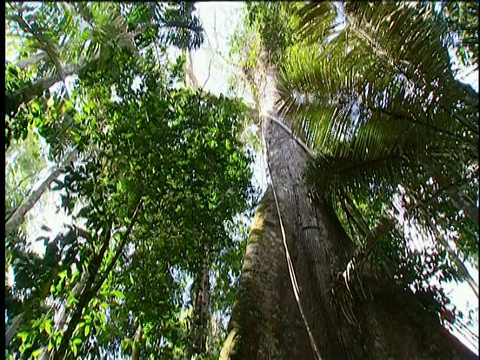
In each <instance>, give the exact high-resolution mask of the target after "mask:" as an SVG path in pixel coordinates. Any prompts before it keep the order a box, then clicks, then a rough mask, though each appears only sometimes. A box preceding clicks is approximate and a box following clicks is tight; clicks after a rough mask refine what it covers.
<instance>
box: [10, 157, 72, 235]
mask: <svg viewBox="0 0 480 360" xmlns="http://www.w3.org/2000/svg"><path fill="white" fill-rule="evenodd" d="M77 154H78V152H77V150H72V151H71V152H70V153H69V154H68V155H67V156H66V157H65V158H64V160H63V161H62V162H61V163H60V164H59V165H58V166H56V167H54V168H53V170H52V172H51V173H50V174H49V175H48V176H47V177H46V178H45V180H43V182H42V183H41V184H40V186H39V187H38V188H37V189H36V190H35V191H33V192H32V193H31V194H30V196H29V197H28V199H26V201H25V202H24V203H23V204H22V205H21V206H19V207H18V208H17V209H16V210H15V211H14V213H13V214H12V216H10V218H9V219H8V220H7V222H6V223H5V237H7V236H8V235H9V234H10V233H11V232H12V231H13V230H15V229H16V228H17V227H18V226H19V225H20V224H21V223H22V222H23V220H24V217H25V215H26V214H27V212H28V211H30V209H31V208H32V207H33V206H34V205H35V204H36V203H37V201H38V199H40V197H41V196H42V194H43V193H44V192H45V190H47V188H48V187H49V186H50V184H51V183H52V181H53V180H55V179H56V178H57V177H58V176H59V175H60V173H61V172H62V170H63V169H64V168H65V166H67V165H68V164H69V163H71V162H72V161H74V160H75V158H76V157H77Z"/></svg>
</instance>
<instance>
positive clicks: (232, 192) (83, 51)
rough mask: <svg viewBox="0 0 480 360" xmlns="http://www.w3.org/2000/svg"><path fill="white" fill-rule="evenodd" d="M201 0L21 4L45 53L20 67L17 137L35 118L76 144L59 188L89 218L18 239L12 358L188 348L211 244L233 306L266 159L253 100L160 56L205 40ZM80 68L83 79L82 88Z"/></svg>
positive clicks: (220, 305)
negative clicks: (249, 121) (192, 301)
mask: <svg viewBox="0 0 480 360" xmlns="http://www.w3.org/2000/svg"><path fill="white" fill-rule="evenodd" d="M194 10H195V8H194V6H193V3H179V4H166V3H165V4H164V3H158V4H153V3H152V4H145V3H122V4H112V3H78V4H64V3H46V4H41V5H37V6H30V5H28V4H17V3H11V4H9V9H8V16H9V19H10V20H11V21H12V23H14V24H15V23H17V24H19V25H18V26H12V27H9V33H10V36H18V37H19V38H20V39H21V41H22V44H23V45H25V46H24V48H25V49H29V50H31V53H28V52H25V53H21V54H20V58H21V61H20V62H19V63H18V64H17V65H18V66H13V65H11V64H8V65H6V69H7V70H6V73H7V75H8V79H9V80H8V82H7V83H8V87H7V95H8V96H7V97H9V98H13V99H14V100H15V101H13V102H12V104H11V106H10V108H11V111H10V112H9V113H8V114H6V116H7V120H8V121H9V124H11V128H12V129H17V128H18V129H17V130H16V132H15V133H14V134H13V133H12V134H13V135H9V137H8V142H10V141H11V140H12V139H19V138H20V137H21V135H22V132H24V133H25V134H24V136H26V134H27V132H28V131H32V128H36V129H37V131H38V133H39V134H40V135H41V136H42V137H44V139H45V140H46V141H47V143H48V144H49V145H50V148H51V150H52V153H51V154H50V155H53V157H55V158H58V157H59V156H60V155H61V154H62V153H63V152H65V151H66V150H71V149H72V148H73V149H75V153H76V154H78V155H77V159H76V161H74V162H72V163H71V164H70V165H69V166H67V167H66V168H65V169H64V177H63V180H56V181H55V182H56V183H57V187H56V189H55V190H57V191H58V190H60V191H62V207H63V209H64V210H65V211H66V212H67V214H70V215H72V216H73V218H74V219H75V220H76V222H83V223H84V225H82V226H81V227H80V226H72V227H71V228H69V229H68V230H67V231H65V232H62V233H60V234H58V235H57V236H56V237H55V238H54V239H53V240H50V238H49V237H45V238H41V239H39V240H44V241H45V246H46V254H45V256H43V257H41V256H37V255H34V253H33V252H32V251H31V250H29V249H27V247H25V246H24V247H22V248H21V249H20V250H19V247H18V246H19V245H17V243H18V244H20V243H22V242H21V241H20V240H18V239H17V236H18V234H13V233H12V235H11V236H10V238H11V241H10V242H9V243H8V244H7V247H8V249H9V251H8V254H7V255H8V256H9V258H8V259H7V262H8V263H9V266H10V268H11V270H13V273H14V284H13V286H12V287H11V288H8V289H7V290H8V292H7V293H8V294H10V295H11V296H10V297H9V299H10V300H9V301H8V304H7V305H8V309H7V313H8V323H9V325H14V324H13V323H12V320H13V319H14V318H15V317H16V316H19V315H21V317H20V318H21V321H20V325H19V327H18V330H17V331H16V336H15V338H14V339H13V340H12V341H11V342H10V343H9V345H8V346H7V349H8V351H7V352H8V356H10V357H13V358H16V357H20V358H36V357H38V356H39V355H40V354H41V353H42V352H46V353H47V354H48V355H49V356H50V357H53V358H55V359H57V358H58V359H60V358H63V357H65V356H66V357H76V356H83V355H84V356H86V355H87V354H88V356H90V357H95V358H102V357H104V356H105V354H106V353H110V354H116V355H118V356H120V354H124V353H127V352H129V351H133V349H134V348H140V349H141V352H142V357H145V358H147V357H150V358H151V357H154V358H159V357H160V358H173V357H182V356H185V354H186V351H187V350H186V349H187V348H188V347H189V342H190V341H191V339H190V337H191V331H192V328H191V327H192V326H196V323H195V322H194V321H191V319H190V315H188V314H190V313H191V310H192V309H189V308H188V307H189V305H188V304H185V303H184V300H183V297H184V296H185V293H186V291H188V289H186V284H185V281H184V279H185V278H186V277H187V278H188V277H190V278H194V279H195V278H197V277H198V273H199V272H200V271H201V270H202V269H201V267H200V263H201V261H200V260H202V258H204V256H206V255H207V254H208V257H207V258H208V264H206V266H207V269H210V270H209V276H210V277H211V278H212V284H213V285H212V286H211V288H210V289H208V290H207V291H211V292H212V294H213V296H212V301H211V304H210V308H211V312H212V316H213V312H217V313H218V312H221V313H225V312H226V311H228V307H229V306H231V301H230V300H231V299H232V297H233V291H234V287H232V284H233V283H234V282H235V280H236V278H238V275H239V272H240V266H241V259H242V258H243V252H244V248H245V243H244V241H243V240H244V239H245V236H246V234H245V229H243V230H240V229H238V228H237V225H236V224H237V223H238V222H237V221H235V220H234V218H235V216H236V214H238V213H242V212H243V211H245V209H246V207H247V204H250V205H249V206H251V207H254V206H255V203H254V199H253V197H252V196H253V192H252V188H251V185H250V178H251V175H252V174H251V170H250V165H251V161H252V157H251V154H250V153H249V151H248V150H246V149H244V148H243V145H242V143H241V141H240V140H239V136H238V133H239V130H240V128H241V126H242V125H243V120H244V118H245V116H247V115H246V110H247V109H246V108H245V106H244V105H243V103H242V102H241V101H240V100H238V99H229V98H225V97H223V96H220V97H217V96H214V95H212V94H210V93H205V92H203V91H201V90H195V91H193V90H188V89H184V88H179V87H176V86H178V84H179V83H181V82H182V78H183V77H184V74H183V63H184V61H185V59H184V57H180V58H179V59H177V62H176V63H174V64H169V63H167V62H166V61H164V60H163V59H162V58H161V56H162V54H164V53H165V50H166V47H167V46H168V45H176V46H180V47H188V48H197V47H198V46H199V45H200V44H201V42H202V40H203V32H202V27H201V25H200V23H199V21H198V18H197V17H196V15H194V13H193V12H194ZM49 21H53V22H54V23H55V24H56V25H55V27H53V28H49V27H48V26H47V25H48V24H49ZM56 44H60V46H57V45H56ZM159 48H160V54H159V53H158V50H159ZM154 54H155V55H154ZM69 75H76V79H75V80H74V81H73V82H71V81H70V85H69V89H68V91H67V87H66V81H65V78H66V76H69ZM58 82H62V83H61V84H60V83H59V84H58V85H57V86H58V89H57V90H56V91H52V92H50V91H49V88H50V86H51V85H53V84H55V83H58ZM83 227H84V228H83ZM9 266H7V267H6V271H7V270H8V267H9ZM39 290H42V291H39ZM43 290H44V291H43ZM67 320H68V321H67ZM139 326H141V329H142V336H141V338H140V340H139V339H134V334H135V331H136V330H137V328H138V327H139ZM13 328H14V330H15V326H13ZM213 342H214V341H213ZM217 345H218V344H217ZM212 351H213V352H214V350H212Z"/></svg>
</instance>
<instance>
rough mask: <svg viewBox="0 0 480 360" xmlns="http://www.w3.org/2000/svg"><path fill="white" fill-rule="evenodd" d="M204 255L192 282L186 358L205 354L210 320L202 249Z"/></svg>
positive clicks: (206, 277) (206, 275)
mask: <svg viewBox="0 0 480 360" xmlns="http://www.w3.org/2000/svg"><path fill="white" fill-rule="evenodd" d="M204 254H205V255H204V257H203V258H202V259H201V261H200V266H199V271H198V274H197V276H196V278H195V282H194V288H195V290H194V296H193V297H194V299H193V300H194V308H193V324H192V333H191V339H190V342H191V343H190V346H189V349H188V354H187V359H191V357H192V356H193V355H194V354H199V355H200V354H207V353H208V348H207V335H208V332H209V320H210V276H209V275H210V272H209V269H208V264H209V254H208V250H207V249H206V248H205V249H204Z"/></svg>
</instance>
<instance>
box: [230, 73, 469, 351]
mask: <svg viewBox="0 0 480 360" xmlns="http://www.w3.org/2000/svg"><path fill="white" fill-rule="evenodd" d="M253 76H254V81H255V83H256V85H257V89H259V94H260V98H259V105H260V112H261V113H263V114H266V113H269V114H270V115H271V116H272V117H274V118H275V117H277V118H278V116H277V115H276V114H275V112H274V107H273V105H274V103H275V100H276V90H275V74H274V73H273V72H272V71H271V70H268V71H265V72H264V73H262V72H261V71H257V72H256V73H255V74H254V75H253ZM267 119H268V118H266V117H265V118H264V120H263V121H264V137H265V141H266V145H267V159H268V163H269V168H270V176H271V182H272V184H271V185H270V187H269V189H268V190H267V193H266V195H265V197H264V199H263V200H262V204H261V206H260V207H259V210H258V212H257V215H256V218H255V221H254V224H253V226H252V232H251V236H250V239H249V243H248V246H247V251H246V256H245V262H244V265H243V271H242V278H241V280H240V284H239V290H238V294H237V299H236V302H235V304H234V307H233V311H232V317H231V319H230V323H229V334H228V336H227V340H226V342H225V344H224V348H223V350H222V354H221V359H294V358H300V359H322V360H325V359H327V360H329V359H332V360H336V359H388V358H393V359H449V360H450V359H475V358H476V356H475V355H474V354H473V353H471V352H470V351H469V350H468V349H467V348H466V347H465V346H464V345H463V344H461V343H460V341H458V340H457V339H456V338H455V337H453V336H452V335H451V334H449V333H448V331H447V330H446V329H444V328H443V327H442V326H441V324H440V323H439V321H438V319H437V318H436V317H435V316H433V315H431V314H429V313H427V312H426V310H425V309H424V308H423V307H422V305H421V304H420V303H419V302H418V301H417V300H416V298H415V297H414V295H413V294H412V293H409V292H407V291H404V290H403V289H401V288H399V287H398V286H397V285H396V284H395V283H393V281H392V280H390V279H387V278H380V277H379V276H377V275H376V274H375V272H374V271H373V270H372V269H371V268H370V270H368V267H365V271H364V273H362V282H361V284H362V286H360V285H358V283H353V284H351V287H350V288H347V287H346V286H345V283H344V281H343V277H341V276H339V274H341V273H343V271H344V270H345V267H346V265H347V264H348V262H349V260H350V259H351V256H352V254H353V252H354V249H355V246H354V245H353V243H352V242H351V240H350V239H349V237H348V236H347V234H346V233H345V232H344V230H343V228H342V226H341V224H340V222H339V221H338V219H337V217H336V214H335V212H334V210H333V209H332V208H331V207H330V206H329V205H328V204H327V203H323V202H321V201H320V200H318V198H315V197H314V196H312V195H311V192H310V191H309V189H308V188H307V187H306V186H305V184H304V181H303V178H302V172H303V170H304V168H305V166H306V165H307V159H308V156H307V153H306V152H305V151H304V150H303V149H302V148H301V146H300V145H299V144H298V143H297V142H296V141H295V140H294V139H293V138H292V137H291V135H290V133H289V132H288V131H285V129H283V128H282V127H281V126H279V125H278V124H277V123H276V122H272V121H268V120H267ZM360 290H361V291H360Z"/></svg>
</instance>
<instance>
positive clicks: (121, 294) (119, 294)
mask: <svg viewBox="0 0 480 360" xmlns="http://www.w3.org/2000/svg"><path fill="white" fill-rule="evenodd" d="M112 295H113V296H116V297H118V298H120V299H122V300H123V299H125V294H124V293H123V292H121V291H120V290H114V291H112Z"/></svg>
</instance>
